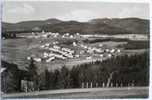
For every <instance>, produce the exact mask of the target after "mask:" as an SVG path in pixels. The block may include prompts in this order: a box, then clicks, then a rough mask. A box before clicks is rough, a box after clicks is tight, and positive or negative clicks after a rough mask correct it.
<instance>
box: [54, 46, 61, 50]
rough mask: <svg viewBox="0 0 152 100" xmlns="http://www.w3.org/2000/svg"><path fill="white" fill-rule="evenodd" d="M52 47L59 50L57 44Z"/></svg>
mask: <svg viewBox="0 0 152 100" xmlns="http://www.w3.org/2000/svg"><path fill="white" fill-rule="evenodd" d="M53 48H54V49H58V50H59V49H60V48H61V47H59V46H57V45H54V46H53Z"/></svg>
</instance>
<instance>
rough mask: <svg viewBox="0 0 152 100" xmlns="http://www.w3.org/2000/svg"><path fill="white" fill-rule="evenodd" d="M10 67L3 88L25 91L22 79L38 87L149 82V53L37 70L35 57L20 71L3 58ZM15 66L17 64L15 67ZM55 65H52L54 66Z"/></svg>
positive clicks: (2, 78)
mask: <svg viewBox="0 0 152 100" xmlns="http://www.w3.org/2000/svg"><path fill="white" fill-rule="evenodd" d="M3 66H5V67H6V66H8V67H6V68H7V69H6V70H5V71H3V72H2V73H1V76H2V77H1V81H2V83H1V84H2V86H3V87H2V90H3V92H6V93H8V92H22V90H21V85H22V83H21V80H27V81H31V82H33V83H34V84H33V88H34V91H37V90H52V89H67V88H88V87H105V86H108V87H109V86H112V87H120V86H122V87H126V86H131V85H132V84H134V86H149V54H148V52H145V53H142V54H136V55H122V56H116V57H112V58H110V59H107V60H104V61H102V62H101V61H96V62H90V63H85V64H81V65H76V66H73V67H72V68H71V69H69V68H68V67H66V66H63V67H62V68H60V69H56V70H48V69H46V70H45V71H44V72H42V73H41V74H38V73H37V70H38V69H37V66H36V65H35V63H34V60H31V61H30V64H29V66H28V67H27V71H20V70H19V69H17V65H14V64H8V63H6V62H5V63H4V62H2V67H3ZM13 66H14V67H13ZM50 67H51V66H50Z"/></svg>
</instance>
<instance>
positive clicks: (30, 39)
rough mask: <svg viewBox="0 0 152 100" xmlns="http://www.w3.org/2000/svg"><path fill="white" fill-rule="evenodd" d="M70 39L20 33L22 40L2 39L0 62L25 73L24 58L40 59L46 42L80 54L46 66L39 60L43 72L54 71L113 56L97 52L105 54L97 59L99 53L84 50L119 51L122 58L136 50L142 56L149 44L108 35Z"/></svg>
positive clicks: (25, 62)
mask: <svg viewBox="0 0 152 100" xmlns="http://www.w3.org/2000/svg"><path fill="white" fill-rule="evenodd" d="M44 35H45V34H44ZM70 36H71V35H69V37H65V38H62V37H63V36H62V35H59V36H57V37H52V36H50V37H47V38H45V37H40V35H36V36H34V35H32V34H30V33H29V34H27V33H26V35H24V34H20V35H19V37H21V38H16V39H6V40H2V59H3V60H6V61H9V62H11V63H15V64H17V65H18V67H19V68H20V69H23V70H25V68H26V67H27V66H28V60H27V57H31V56H33V55H34V56H35V57H41V58H42V56H43V53H44V52H50V51H49V50H46V49H42V48H40V47H41V46H42V45H44V44H47V43H48V44H50V45H52V46H53V45H54V44H53V43H54V42H58V43H59V44H58V46H60V47H65V48H69V49H71V50H74V51H75V55H79V57H77V58H76V57H74V58H68V59H65V60H62V59H56V60H53V61H51V62H48V63H46V62H45V61H43V60H42V61H41V62H38V63H37V65H38V66H39V68H40V69H41V71H42V69H45V68H48V69H50V70H53V69H57V68H61V67H62V66H64V65H66V66H74V65H78V64H82V63H87V62H92V61H96V60H103V59H107V58H108V57H107V55H108V54H112V53H100V54H102V55H105V57H102V58H101V57H100V56H99V55H100V54H98V53H97V54H95V53H87V49H86V48H89V47H91V48H97V49H98V48H99V49H101V50H106V49H109V50H110V49H120V50H121V52H120V53H119V55H121V54H130V53H132V54H135V53H136V52H135V51H141V52H140V53H142V52H144V51H145V50H146V49H147V45H148V41H146V42H145V41H140V42H139V41H137V42H136V41H131V40H127V39H126V38H127V36H125V35H124V36H123V38H119V39H118V37H114V38H112V36H107V37H108V38H107V37H104V36H103V37H104V39H103V37H101V36H96V37H80V36H81V35H80V36H78V37H76V38H74V37H72V38H70ZM109 37H110V40H109ZM137 37H138V36H136V38H137ZM116 38H117V39H116ZM143 38H144V37H143ZM144 39H146V38H144ZM85 40H87V41H85ZM73 42H77V46H73ZM90 42H91V43H90ZM127 43H129V44H127ZM136 44H138V45H139V46H140V47H139V49H141V50H136V47H135V46H137V45H136ZM100 45H102V46H100ZM145 45H146V46H145ZM82 46H84V47H82ZM126 47H129V48H133V49H132V50H131V49H128V50H127V51H126V50H124V48H126ZM81 51H83V54H81V53H80V52H81ZM132 51H133V52H132ZM112 55H118V53H116V54H114V53H113V54H112ZM87 57H88V58H89V57H90V58H89V59H86V58H87ZM50 65H51V66H50Z"/></svg>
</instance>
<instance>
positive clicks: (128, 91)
mask: <svg viewBox="0 0 152 100" xmlns="http://www.w3.org/2000/svg"><path fill="white" fill-rule="evenodd" d="M148 91H149V88H148V87H122V88H85V89H64V90H47V91H41V92H31V93H19V94H7V95H2V97H3V98H50V99H74V98H75V99H78V98H79V99H80V98H87V99H101V98H102V99H103V98H104V99H108V98H109V99H110V98H148Z"/></svg>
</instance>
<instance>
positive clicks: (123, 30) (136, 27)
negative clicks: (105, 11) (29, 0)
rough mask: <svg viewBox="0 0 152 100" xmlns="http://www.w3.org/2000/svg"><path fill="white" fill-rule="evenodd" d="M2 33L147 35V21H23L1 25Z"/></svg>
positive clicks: (130, 19) (117, 19)
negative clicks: (34, 31) (40, 31)
mask: <svg viewBox="0 0 152 100" xmlns="http://www.w3.org/2000/svg"><path fill="white" fill-rule="evenodd" d="M2 30H3V32H6V31H27V30H28V31H33V30H45V31H51V32H60V33H65V32H69V33H76V32H80V33H83V34H148V33H149V20H144V19H139V18H112V19H110V18H103V19H92V20H90V21H88V22H83V23H82V22H77V21H61V20H58V19H48V20H44V21H24V22H19V23H15V24H12V23H2Z"/></svg>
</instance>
